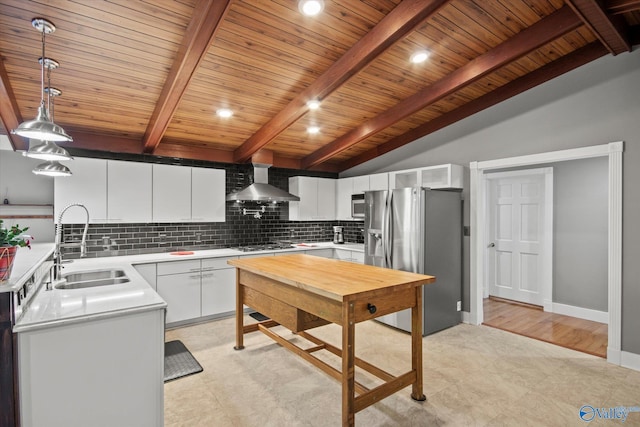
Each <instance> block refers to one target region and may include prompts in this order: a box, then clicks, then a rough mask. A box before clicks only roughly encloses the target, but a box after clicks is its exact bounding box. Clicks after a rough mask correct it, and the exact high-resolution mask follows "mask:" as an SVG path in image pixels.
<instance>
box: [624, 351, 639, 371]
mask: <svg viewBox="0 0 640 427" xmlns="http://www.w3.org/2000/svg"><path fill="white" fill-rule="evenodd" d="M620 366H623V367H625V368H629V369H633V370H635V371H640V354H635V353H629V352H628V351H622V352H620Z"/></svg>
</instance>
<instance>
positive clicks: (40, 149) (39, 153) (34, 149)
mask: <svg viewBox="0 0 640 427" xmlns="http://www.w3.org/2000/svg"><path fill="white" fill-rule="evenodd" d="M34 142H42V141H38V140H36V139H32V140H31V141H30V143H29V151H25V152H24V153H23V155H24V156H26V157H30V158H32V159H40V160H56V161H64V160H73V157H72V156H71V154H69V152H68V151H67V150H65V149H64V148H62V147H60V146H59V145H57V144H56V143H54V142H51V141H44V142H43V143H42V144H39V145H33V146H32V145H31V144H32V143H34Z"/></svg>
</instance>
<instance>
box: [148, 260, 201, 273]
mask: <svg viewBox="0 0 640 427" xmlns="http://www.w3.org/2000/svg"><path fill="white" fill-rule="evenodd" d="M157 268H158V270H157V271H158V276H165V275H167V274H179V273H193V272H200V260H199V259H193V260H189V261H170V262H163V263H158V267H157Z"/></svg>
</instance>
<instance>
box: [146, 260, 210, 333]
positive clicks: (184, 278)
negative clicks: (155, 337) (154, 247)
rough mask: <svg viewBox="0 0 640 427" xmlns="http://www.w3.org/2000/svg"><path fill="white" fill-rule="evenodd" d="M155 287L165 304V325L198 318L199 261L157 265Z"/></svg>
mask: <svg viewBox="0 0 640 427" xmlns="http://www.w3.org/2000/svg"><path fill="white" fill-rule="evenodd" d="M157 272H158V277H157V279H156V286H157V292H158V294H159V295H160V296H161V297H162V299H164V300H165V301H166V303H167V324H170V323H175V322H181V321H184V320H190V319H196V318H198V317H200V260H199V259H198V260H189V261H173V262H164V263H160V264H158V267H157Z"/></svg>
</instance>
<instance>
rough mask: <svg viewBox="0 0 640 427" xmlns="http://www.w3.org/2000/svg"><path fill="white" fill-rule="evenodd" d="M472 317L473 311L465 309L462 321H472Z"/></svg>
mask: <svg viewBox="0 0 640 427" xmlns="http://www.w3.org/2000/svg"><path fill="white" fill-rule="evenodd" d="M470 319H471V313H469V312H468V311H463V312H462V323H471V321H470Z"/></svg>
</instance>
